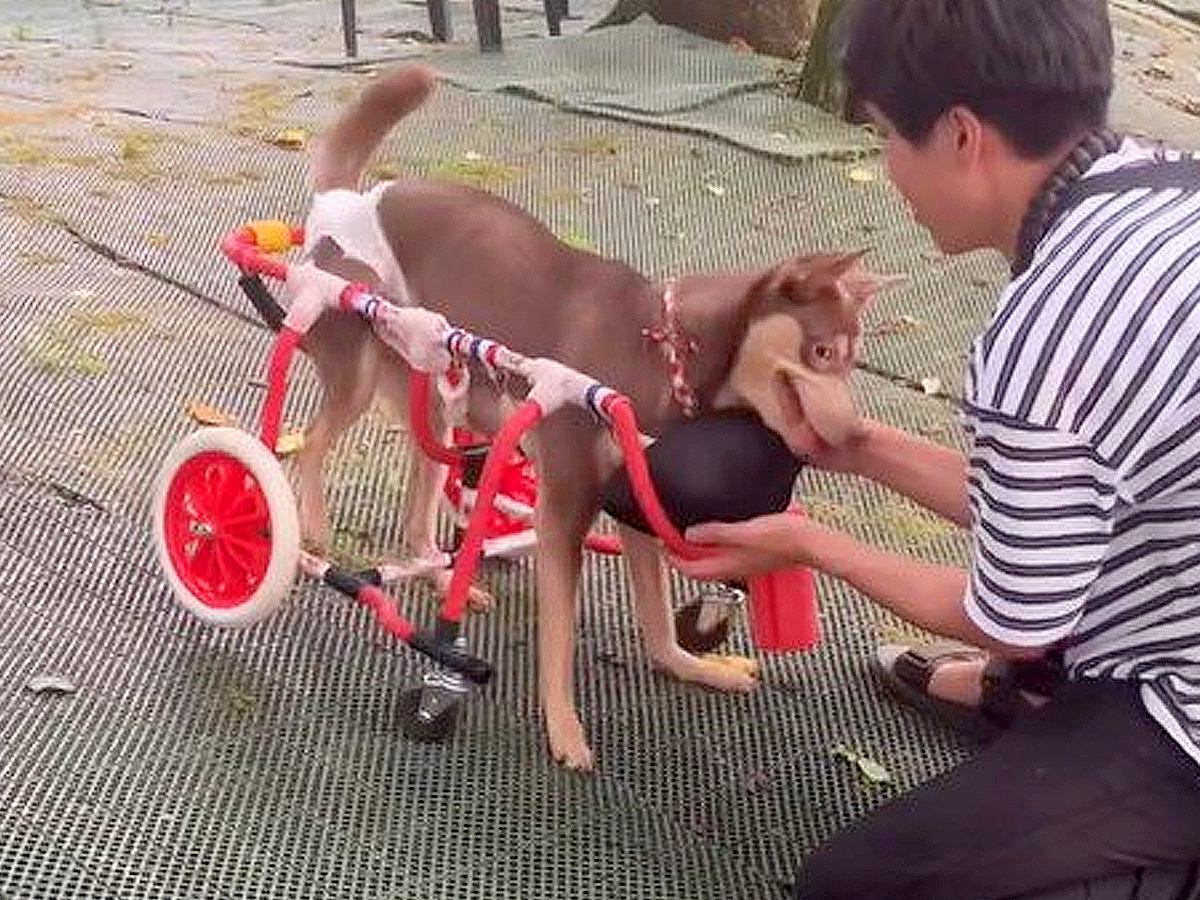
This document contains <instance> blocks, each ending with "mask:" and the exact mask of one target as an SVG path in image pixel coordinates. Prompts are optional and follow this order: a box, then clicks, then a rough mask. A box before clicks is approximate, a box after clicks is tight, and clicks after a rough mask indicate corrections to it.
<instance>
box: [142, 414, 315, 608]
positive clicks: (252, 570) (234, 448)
mask: <svg viewBox="0 0 1200 900" xmlns="http://www.w3.org/2000/svg"><path fill="white" fill-rule="evenodd" d="M213 491H215V492H216V494H214V493H212V492H213ZM153 515H154V544H155V549H156V550H157V552H158V560H159V564H160V565H161V566H162V570H163V574H164V575H166V578H167V582H168V584H170V586H171V590H172V591H173V592H174V594H175V599H176V600H177V601H178V602H179V605H180V606H182V607H183V608H184V609H186V610H187V611H188V612H190V613H191V614H192V615H194V616H196V617H197V618H198V619H200V620H201V621H203V622H206V623H207V624H209V625H216V626H220V627H226V628H239V627H244V626H247V625H252V624H254V623H255V622H260V621H262V620H263V619H265V618H267V617H268V616H270V615H271V614H272V613H273V612H275V610H277V609H278V608H279V606H280V604H282V602H283V601H284V599H285V598H286V597H287V595H288V593H289V591H290V590H291V587H292V585H293V583H294V582H295V579H296V570H297V567H298V565H299V562H300V520H299V516H298V514H297V512H296V499H295V496H294V495H293V494H292V489H291V485H289V484H288V480H287V476H286V475H285V474H284V472H283V467H282V466H280V464H279V461H278V460H277V459H276V458H275V456H274V454H272V453H271V452H270V451H269V450H268V449H267V448H266V447H265V446H263V444H262V442H261V441H259V440H258V439H257V438H255V437H254V436H253V435H250V434H247V433H246V432H244V431H241V430H239V429H237V428H224V427H222V428H204V429H202V430H200V431H197V432H195V433H193V434H190V435H188V436H187V437H186V438H184V439H183V440H182V441H180V442H179V443H178V444H176V445H175V446H174V447H173V448H172V449H171V453H170V454H169V455H168V456H167V459H166V461H165V462H164V463H163V465H162V468H161V469H160V470H159V473H158V477H157V478H156V479H155V482H154V509H153Z"/></svg>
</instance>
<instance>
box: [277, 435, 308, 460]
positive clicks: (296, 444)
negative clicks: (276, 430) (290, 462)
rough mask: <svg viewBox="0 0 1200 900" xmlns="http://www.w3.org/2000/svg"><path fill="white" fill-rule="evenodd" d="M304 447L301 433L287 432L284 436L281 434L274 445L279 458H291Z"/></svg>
mask: <svg viewBox="0 0 1200 900" xmlns="http://www.w3.org/2000/svg"><path fill="white" fill-rule="evenodd" d="M303 446H304V432H303V431H289V432H287V433H286V434H281V435H280V436H279V440H278V441H276V443H275V452H276V453H278V454H279V455H280V456H291V455H292V454H294V453H297V452H299V450H300V448H301V447H303Z"/></svg>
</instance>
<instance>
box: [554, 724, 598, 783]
mask: <svg viewBox="0 0 1200 900" xmlns="http://www.w3.org/2000/svg"><path fill="white" fill-rule="evenodd" d="M546 734H547V736H548V737H549V739H550V755H551V756H553V757H554V761H555V762H556V763H560V764H561V765H564V766H566V767H567V768H568V769H578V770H581V771H590V770H591V769H592V766H593V763H594V758H593V755H592V748H591V747H589V746H588V743H587V738H585V737H584V734H583V723H581V722H580V721H579V717H578V716H576V715H574V714H565V715H561V716H550V715H547V716H546Z"/></svg>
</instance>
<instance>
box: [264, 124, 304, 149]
mask: <svg viewBox="0 0 1200 900" xmlns="http://www.w3.org/2000/svg"><path fill="white" fill-rule="evenodd" d="M271 143H272V144H274V145H275V146H276V147H283V148H285V149H287V150H303V149H304V147H305V146H306V145H307V144H308V132H307V131H305V130H304V129H303V128H282V129H280V130H279V131H277V132H275V133H274V134H273V135H271Z"/></svg>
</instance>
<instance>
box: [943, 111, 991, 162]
mask: <svg viewBox="0 0 1200 900" xmlns="http://www.w3.org/2000/svg"><path fill="white" fill-rule="evenodd" d="M941 124H942V127H944V128H945V130H946V134H945V139H946V141H947V143H948V148H949V149H950V151H951V152H952V153H953V155H954V158H955V160H956V162H958V163H959V164H960V165H972V164H974V163H976V162H977V161H978V160H979V157H980V156H981V155H982V153H983V141H984V127H983V121H982V120H981V119H980V118H979V116H977V115H976V114H975V112H974V111H973V110H972V109H970V108H969V107H966V106H962V105H961V104H960V105H956V106H952V107H950V108H949V109H948V110H946V112H945V114H944V115H943V116H942V119H941Z"/></svg>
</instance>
